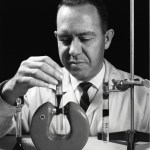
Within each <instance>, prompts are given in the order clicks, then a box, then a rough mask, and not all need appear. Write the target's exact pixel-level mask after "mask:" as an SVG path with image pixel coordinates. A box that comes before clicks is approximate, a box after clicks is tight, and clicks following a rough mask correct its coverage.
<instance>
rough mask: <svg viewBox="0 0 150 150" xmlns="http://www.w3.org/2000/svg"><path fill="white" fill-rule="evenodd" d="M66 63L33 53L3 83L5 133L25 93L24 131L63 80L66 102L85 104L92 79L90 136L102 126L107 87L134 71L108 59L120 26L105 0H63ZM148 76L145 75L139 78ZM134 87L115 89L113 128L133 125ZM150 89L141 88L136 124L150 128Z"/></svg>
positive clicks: (0, 102)
mask: <svg viewBox="0 0 150 150" xmlns="http://www.w3.org/2000/svg"><path fill="white" fill-rule="evenodd" d="M55 35H56V37H57V41H58V51H59V57H60V60H61V62H62V64H63V66H64V68H61V67H60V66H59V65H58V64H57V63H56V62H54V61H53V60H52V59H51V58H50V57H49V56H50V54H49V56H41V57H30V58H29V59H27V60H25V61H23V62H22V63H21V65H20V67H19V69H18V71H17V73H16V74H15V76H14V77H13V78H11V79H10V80H8V81H6V82H4V83H2V84H1V99H0V136H1V137H2V136H4V135H5V134H7V133H12V134H15V131H14V129H15V120H14V118H13V116H14V114H15V112H16V107H15V106H14V105H15V103H16V99H17V98H18V97H20V96H24V103H25V104H24V106H23V108H22V111H23V112H22V113H23V131H24V132H25V133H29V129H30V124H31V120H32V116H33V114H34V112H35V111H36V109H37V108H38V107H39V106H40V105H41V104H43V103H45V102H47V101H49V102H51V103H52V104H53V105H55V102H54V100H55V89H56V88H55V85H57V84H58V82H60V81H62V86H63V92H65V94H64V95H63V101H64V105H65V104H66V103H67V102H69V101H74V102H75V103H77V104H80V103H81V102H80V98H81V95H82V93H83V90H82V88H81V87H80V85H79V84H80V83H81V82H82V81H86V82H87V81H88V82H90V83H92V86H91V87H90V88H89V90H88V95H89V99H90V105H89V107H88V108H87V110H85V111H86V115H87V117H88V120H89V123H90V136H97V134H98V132H101V131H102V92H103V91H102V86H103V82H108V81H110V80H111V79H116V80H123V79H129V78H130V75H129V74H128V73H126V72H123V71H121V70H118V69H116V68H115V67H114V66H112V65H111V64H110V63H109V62H108V61H107V60H105V59H104V51H105V50H106V49H108V48H109V46H110V44H111V41H112V38H113V35H114V31H113V30H112V29H109V28H108V22H107V13H106V9H105V7H104V5H103V3H102V1H101V0H99V1H98V0H78V1H76V0H63V2H62V3H61V4H60V6H59V9H58V13H57V31H55ZM136 78H139V79H140V80H142V78H140V77H136ZM129 106H130V90H129V89H128V90H127V91H125V92H117V93H116V92H112V93H110V104H109V109H110V116H109V122H110V125H109V131H110V132H118V131H124V130H128V129H130V110H129ZM149 120H150V114H149V91H148V89H147V88H145V87H135V129H136V130H138V131H142V132H148V131H149Z"/></svg>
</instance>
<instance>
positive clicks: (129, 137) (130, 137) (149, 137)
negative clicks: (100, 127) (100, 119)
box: [98, 0, 150, 150]
mask: <svg viewBox="0 0 150 150" xmlns="http://www.w3.org/2000/svg"><path fill="white" fill-rule="evenodd" d="M130 74H131V78H130V80H129V81H128V80H122V81H119V80H112V84H113V89H110V88H109V84H108V83H104V86H107V87H105V88H103V89H109V92H110V91H112V92H113V91H115V92H116V91H117V92H119V91H125V90H127V89H128V88H130V93H131V95H130V99H131V105H130V106H131V107H130V108H131V125H130V129H129V130H127V131H122V132H115V133H109V140H110V141H115V140H116V141H118V140H121V141H126V142H127V150H134V149H135V143H136V142H150V134H149V133H143V132H139V131H136V130H135V129H134V86H147V87H148V88H149V84H150V83H149V81H148V80H147V81H146V80H145V81H139V80H136V79H134V0H130ZM103 92H104V94H103V95H107V97H108V98H109V95H108V91H106V90H103ZM105 93H106V94H105ZM103 99H104V100H105V99H106V97H103ZM108 123H109V122H108ZM104 135H106V133H104V132H102V134H101V133H98V139H100V140H104V141H106V138H105V139H104V138H103V136H104Z"/></svg>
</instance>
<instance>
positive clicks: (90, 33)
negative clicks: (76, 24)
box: [77, 31, 96, 36]
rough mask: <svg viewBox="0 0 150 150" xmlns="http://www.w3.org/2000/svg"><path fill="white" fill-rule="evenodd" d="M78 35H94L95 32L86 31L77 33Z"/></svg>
mask: <svg viewBox="0 0 150 150" xmlns="http://www.w3.org/2000/svg"><path fill="white" fill-rule="evenodd" d="M77 35H78V36H96V34H95V32H91V31H87V32H83V33H79V34H77Z"/></svg>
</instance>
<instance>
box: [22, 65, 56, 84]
mask: <svg viewBox="0 0 150 150" xmlns="http://www.w3.org/2000/svg"><path fill="white" fill-rule="evenodd" d="M23 76H26V77H33V78H35V79H38V80H41V81H43V82H46V83H49V84H54V85H57V84H58V81H57V80H56V79H55V78H54V77H52V76H50V75H48V74H46V73H44V72H43V71H41V70H40V69H37V68H36V69H30V68H26V69H24V70H23Z"/></svg>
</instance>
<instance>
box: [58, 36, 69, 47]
mask: <svg viewBox="0 0 150 150" xmlns="http://www.w3.org/2000/svg"><path fill="white" fill-rule="evenodd" d="M58 39H59V41H60V42H61V43H62V44H64V45H69V44H70V43H71V40H72V39H71V38H70V37H68V36H58Z"/></svg>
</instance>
